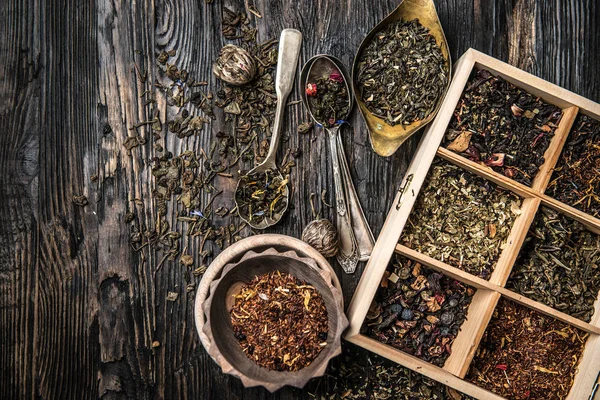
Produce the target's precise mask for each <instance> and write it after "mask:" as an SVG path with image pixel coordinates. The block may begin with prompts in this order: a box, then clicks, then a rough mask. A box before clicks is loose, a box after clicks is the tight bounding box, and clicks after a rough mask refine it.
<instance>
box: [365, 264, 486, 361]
mask: <svg viewBox="0 0 600 400" xmlns="http://www.w3.org/2000/svg"><path fill="white" fill-rule="evenodd" d="M474 294H475V289H473V288H471V287H469V286H467V285H465V284H464V283H462V282H459V281H457V280H455V279H452V278H449V277H447V276H445V275H442V274H441V273H439V272H436V271H433V270H430V269H428V268H425V267H423V266H422V265H421V264H419V263H418V262H416V261H413V260H410V259H408V258H406V257H401V256H398V255H397V256H396V258H395V260H394V261H393V262H392V263H391V264H390V266H389V267H388V270H387V271H386V274H385V275H384V278H383V280H382V282H381V288H380V289H379V291H378V293H377V296H376V297H375V300H374V302H373V303H372V304H371V307H370V309H369V313H368V314H367V318H366V320H365V325H364V326H363V331H364V332H363V333H364V334H366V335H368V336H371V337H373V338H375V339H377V340H379V341H380V342H382V343H386V344H389V345H391V346H393V347H395V348H397V349H400V350H402V351H404V352H406V353H408V354H411V355H414V356H416V357H419V358H421V359H423V360H425V361H427V362H430V363H432V364H434V365H437V366H439V367H441V366H443V365H444V363H445V362H446V359H447V358H448V357H449V356H450V354H451V353H452V350H451V347H452V342H453V341H454V339H455V338H456V335H457V334H458V332H459V330H460V326H461V325H462V323H463V322H464V321H465V320H466V314H467V309H468V308H469V304H471V299H472V298H473V295H474Z"/></svg>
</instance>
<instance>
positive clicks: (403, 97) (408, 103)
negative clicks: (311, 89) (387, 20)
mask: <svg viewBox="0 0 600 400" xmlns="http://www.w3.org/2000/svg"><path fill="white" fill-rule="evenodd" d="M357 67H358V69H357V76H356V78H355V79H356V83H357V85H358V90H359V91H360V97H361V98H362V100H363V101H364V103H365V106H366V107H367V108H368V109H369V111H371V112H372V113H373V114H374V115H376V116H378V117H379V118H382V119H383V120H384V121H385V122H386V123H387V124H389V125H392V126H393V125H396V124H404V125H408V124H412V123H413V122H417V121H420V120H423V119H425V118H427V117H428V116H429V115H430V114H431V113H432V112H433V111H434V110H435V108H436V107H437V105H438V102H439V101H440V99H441V97H442V96H443V94H444V92H445V91H446V87H447V86H448V80H449V76H448V75H449V66H448V63H447V62H446V60H445V59H444V56H443V54H442V50H441V49H440V46H439V45H438V44H437V43H436V41H435V38H434V37H433V36H432V35H431V33H430V32H429V29H427V28H426V27H424V26H423V25H421V23H420V22H419V20H418V19H414V20H412V21H398V22H395V23H392V24H390V25H389V26H387V27H386V28H385V29H383V30H382V31H380V32H378V33H376V34H375V36H373V38H372V39H371V42H370V43H369V44H368V45H367V47H365V49H364V50H363V52H362V53H361V54H360V55H359V61H358V66H357Z"/></svg>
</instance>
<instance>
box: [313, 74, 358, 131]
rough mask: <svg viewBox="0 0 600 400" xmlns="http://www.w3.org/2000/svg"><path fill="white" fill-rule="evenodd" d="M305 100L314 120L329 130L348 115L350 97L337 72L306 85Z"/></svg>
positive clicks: (344, 83)
mask: <svg viewBox="0 0 600 400" xmlns="http://www.w3.org/2000/svg"><path fill="white" fill-rule="evenodd" d="M305 90H306V98H307V99H308V104H309V108H310V110H311V111H312V113H313V115H314V117H315V119H316V120H317V121H318V122H319V123H321V124H323V125H324V126H325V127H327V128H330V127H332V126H334V125H336V124H338V123H340V122H339V121H341V120H342V119H343V118H346V116H347V115H348V113H349V111H350V110H349V108H350V96H349V94H348V89H347V87H346V82H345V81H344V77H343V76H342V74H341V73H340V72H339V71H336V72H333V73H331V74H330V75H329V76H325V77H320V78H318V79H316V80H315V81H314V82H309V83H307V84H306V88H305Z"/></svg>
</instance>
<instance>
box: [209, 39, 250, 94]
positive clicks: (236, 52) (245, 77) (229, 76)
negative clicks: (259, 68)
mask: <svg viewBox="0 0 600 400" xmlns="http://www.w3.org/2000/svg"><path fill="white" fill-rule="evenodd" d="M213 73H214V74H215V76H216V77H217V78H219V79H221V80H223V81H225V82H227V83H230V84H232V85H235V86H242V85H245V84H247V83H249V82H250V81H252V79H254V77H255V76H256V61H255V60H254V58H253V57H252V56H251V55H250V53H248V52H247V51H246V50H244V49H242V48H241V47H237V46H234V45H232V44H228V45H225V46H224V47H223V48H222V49H221V53H220V54H219V58H217V61H216V62H215V63H214V65H213Z"/></svg>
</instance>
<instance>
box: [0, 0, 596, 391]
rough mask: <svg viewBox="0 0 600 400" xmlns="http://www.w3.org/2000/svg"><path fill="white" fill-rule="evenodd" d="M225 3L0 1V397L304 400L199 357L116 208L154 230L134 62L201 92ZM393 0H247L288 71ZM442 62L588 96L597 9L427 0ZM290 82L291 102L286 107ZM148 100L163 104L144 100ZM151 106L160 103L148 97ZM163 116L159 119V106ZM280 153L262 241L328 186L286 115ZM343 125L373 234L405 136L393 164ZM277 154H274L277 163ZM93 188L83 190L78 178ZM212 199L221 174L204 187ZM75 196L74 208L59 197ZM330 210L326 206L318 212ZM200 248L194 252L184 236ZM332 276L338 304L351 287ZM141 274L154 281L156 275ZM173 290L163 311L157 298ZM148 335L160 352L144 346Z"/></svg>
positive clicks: (190, 296)
mask: <svg viewBox="0 0 600 400" xmlns="http://www.w3.org/2000/svg"><path fill="white" fill-rule="evenodd" d="M224 5H226V6H228V7H230V8H232V9H235V10H240V11H241V10H243V9H244V8H245V5H244V2H243V1H241V0H239V1H236V0H223V1H219V0H215V1H214V4H206V3H205V2H204V1H202V0H171V1H159V0H156V1H154V0H138V1H130V0H91V1H90V0H79V1H76V0H61V1H58V0H57V1H40V0H5V1H2V2H0V16H1V17H0V18H1V22H2V24H1V25H0V127H1V129H2V130H1V132H0V399H19V398H27V399H31V398H43V399H88V398H100V397H101V398H106V399H125V398H141V399H150V398H153V399H154V398H157V399H178V398H183V399H267V398H269V399H271V398H272V399H305V398H310V396H309V393H315V392H317V393H323V392H324V390H325V389H326V388H327V386H328V385H330V384H331V382H330V380H329V379H327V378H323V379H320V380H315V381H311V382H310V383H309V384H308V386H307V387H306V388H305V389H304V390H298V389H290V388H286V389H283V390H281V391H279V392H277V393H275V394H269V393H268V392H267V391H265V390H264V389H262V388H253V389H243V387H242V385H241V383H240V382H239V381H238V380H236V379H235V378H231V377H229V376H226V375H223V374H222V373H221V372H220V371H219V369H218V367H217V366H216V365H215V364H214V363H213V362H212V360H211V359H210V358H209V357H208V356H207V354H206V352H205V351H204V349H203V348H202V346H201V344H200V341H199V339H198V337H197V333H196V332H195V327H194V320H193V304H194V301H193V300H194V292H193V291H192V292H189V293H188V292H186V291H185V285H186V275H185V274H186V271H185V270H184V268H182V267H180V266H179V265H178V264H177V263H175V262H172V263H170V264H166V266H165V267H164V268H162V269H161V270H160V271H158V272H156V271H155V270H156V266H157V264H158V261H159V260H160V257H161V256H162V255H161V254H160V253H158V254H155V253H153V252H140V253H135V252H133V251H132V250H131V248H130V247H129V244H128V237H129V232H128V227H127V226H126V225H125V224H124V223H123V219H124V214H125V213H126V212H128V211H132V210H133V209H134V208H135V209H136V211H137V213H138V215H142V216H143V221H142V222H143V223H145V224H151V223H153V221H154V218H155V215H153V209H152V207H145V208H143V207H141V206H139V205H136V204H135V203H134V202H132V201H131V200H133V199H134V198H138V199H142V200H146V201H148V199H149V195H150V192H151V190H152V179H151V178H152V177H151V174H150V169H149V167H148V160H149V159H150V158H151V157H152V156H153V150H152V147H151V145H148V146H142V147H140V148H138V149H137V150H139V151H138V152H136V153H135V154H134V156H133V157H129V156H128V155H127V154H126V151H125V149H124V147H123V141H124V140H125V139H126V137H127V133H128V128H127V127H128V126H131V125H132V124H133V123H134V122H136V121H140V120H143V119H146V118H148V115H146V113H147V111H146V109H145V108H144V107H143V105H142V100H141V99H140V95H141V94H142V92H143V85H141V84H140V83H139V81H138V80H137V79H136V75H135V73H134V71H135V68H134V63H135V64H137V65H138V66H141V67H142V68H144V69H147V71H148V79H149V81H151V82H152V81H154V80H155V78H156V74H157V71H156V69H155V68H153V67H151V66H154V65H156V55H157V54H158V52H159V51H161V50H164V49H166V50H169V49H177V56H176V57H175V63H176V65H177V66H178V67H180V68H186V69H188V70H189V71H193V72H194V74H195V75H196V76H197V77H198V78H199V79H207V80H209V85H210V87H212V88H216V87H217V86H216V82H215V78H214V77H213V76H212V74H211V72H210V71H211V65H212V62H213V61H214V60H215V58H216V56H217V54H218V52H219V50H220V48H221V47H222V46H223V45H224V44H225V43H226V41H225V40H224V39H223V38H222V37H221V34H220V29H221V15H222V8H223V6H224ZM396 5H397V0H380V1H369V0H346V1H344V2H341V1H335V0H330V1H324V0H317V1H308V0H303V1H297V0H270V1H265V0H256V1H255V6H256V8H257V9H258V10H259V11H260V13H261V14H262V16H263V18H262V19H260V18H256V17H254V16H251V18H252V20H253V21H252V22H253V23H255V24H256V26H257V28H258V37H259V40H260V41H263V40H267V39H270V38H274V37H278V36H279V33H280V31H281V29H283V28H287V27H291V28H297V29H299V30H301V31H302V32H303V34H304V43H303V48H302V54H301V60H300V63H301V64H302V63H303V62H304V61H305V60H307V59H308V58H310V57H311V56H313V55H315V54H318V53H328V54H332V55H334V56H336V57H339V58H340V59H341V60H342V61H343V62H344V63H345V64H346V65H351V62H352V59H353V57H354V52H355V50H356V49H357V48H358V45H359V44H360V41H361V40H362V38H363V37H364V36H365V35H366V34H367V32H368V31H369V30H370V28H371V27H373V26H374V25H375V24H376V23H377V22H378V21H379V20H380V19H382V18H383V17H384V16H385V15H387V13H389V12H390V11H392V10H393V8H394V7H395V6H396ZM436 6H437V8H438V13H439V15H440V19H441V21H442V25H443V28H444V30H445V33H446V37H447V39H448V41H449V46H450V50H451V54H452V58H453V59H454V60H456V59H457V58H458V57H459V56H460V55H461V54H462V53H463V52H464V51H465V50H466V49H468V48H469V47H473V48H475V49H478V50H481V51H483V52H485V53H487V54H489V55H492V56H494V57H497V58H499V59H501V60H504V61H507V62H509V63H510V64H513V65H516V66H518V67H520V68H523V69H525V70H526V71H528V72H532V73H533V74H535V75H537V76H539V77H541V78H543V79H546V80H548V81H550V82H552V83H556V84H558V85H560V86H562V87H565V88H566V89H569V90H572V91H574V92H576V93H578V94H580V95H583V96H584V97H588V98H590V99H591V100H594V101H596V102H598V101H600V5H598V4H597V2H596V1H595V0H537V1H534V0H512V1H510V0H507V1H488V0H471V1H467V0H437V1H436ZM299 98H300V97H299V90H298V88H295V91H294V92H293V94H292V95H291V96H290V100H296V99H299ZM159 103H160V102H159ZM162 104H164V102H163V103H162ZM161 107H162V108H161V114H162V115H164V113H168V112H169V110H167V109H166V107H164V106H161ZM288 110H289V112H288V116H287V118H286V128H285V132H287V134H286V135H285V139H284V143H285V144H284V145H282V146H281V147H282V148H281V155H283V151H284V147H299V148H300V149H301V150H302V151H303V156H302V157H301V158H299V159H298V166H297V167H296V168H294V169H293V170H292V176H291V179H292V183H293V184H294V190H293V193H292V197H291V202H292V203H293V204H294V205H295V207H294V208H293V209H291V210H290V211H289V212H288V214H287V215H286V217H285V218H284V219H283V220H282V222H281V223H280V224H279V225H277V226H275V227H273V228H271V229H269V230H268V232H272V233H284V234H288V235H291V236H295V237H299V236H300V233H301V231H302V228H303V227H304V226H305V225H306V224H307V223H308V222H309V221H310V220H311V219H312V215H311V211H310V207H309V206H308V202H307V199H308V197H309V195H310V193H311V192H316V193H320V192H321V190H322V189H328V193H330V194H331V189H330V188H331V187H332V176H331V172H330V169H329V160H328V157H329V155H328V149H327V147H326V143H325V140H324V139H325V138H324V137H323V135H321V134H320V133H319V132H313V133H311V134H310V135H309V136H301V137H299V136H298V135H296V134H295V131H296V126H297V124H298V123H299V122H303V121H306V115H305V112H304V110H303V109H302V106H301V105H296V106H292V107H289V108H288ZM351 122H352V126H353V127H354V129H353V130H351V129H347V130H345V131H344V132H345V133H344V135H345V137H344V140H345V146H346V153H347V154H348V157H349V160H348V161H349V164H350V166H351V171H352V176H353V179H354V183H355V185H356V188H357V191H358V195H359V197H360V199H361V202H362V205H363V208H364V210H365V213H366V216H367V219H368V220H369V222H370V224H371V227H372V229H373V231H374V233H375V235H377V233H378V232H379V230H380V229H381V226H382V224H383V221H384V218H385V215H386V213H387V211H388V208H389V207H390V204H391V201H392V199H393V197H394V194H395V192H396V190H397V189H398V185H399V182H400V179H401V178H402V176H403V173H404V171H405V169H406V166H407V163H408V161H409V160H410V157H411V156H412V153H413V151H414V148H415V146H416V143H417V141H418V139H419V135H417V136H416V137H413V138H411V139H410V140H409V141H408V142H407V143H406V144H404V145H403V146H402V147H401V148H400V150H399V151H398V152H397V153H396V154H395V155H394V156H393V157H391V158H388V159H384V158H381V157H378V156H376V155H375V154H374V153H373V152H372V150H371V148H370V144H369V139H368V135H367V134H366V131H365V125H364V122H363V121H362V120H361V119H360V117H359V115H358V112H357V111H356V110H355V111H354V114H353V117H352V120H351ZM224 129H226V125H225V123H224V119H223V116H222V114H221V113H217V119H216V120H215V121H213V122H212V123H211V126H210V127H209V128H208V129H207V128H205V129H204V130H203V131H202V134H201V135H200V136H197V137H192V138H188V139H185V140H180V139H177V138H176V137H174V136H173V135H171V136H169V137H168V140H167V148H169V150H171V151H173V152H176V153H177V152H180V151H181V150H185V149H197V148H199V147H208V144H209V143H210V140H211V138H212V137H213V135H214V132H217V131H218V130H224ZM279 159H280V160H281V158H279ZM94 174H97V175H98V177H99V179H98V181H97V182H92V181H91V179H90V177H91V176H92V175H94ZM217 183H218V184H219V186H220V187H221V188H223V189H224V190H225V192H224V194H223V195H222V196H221V197H220V199H219V202H220V203H222V204H223V205H226V204H229V203H231V192H232V190H233V188H232V187H233V185H235V182H234V181H232V180H227V179H223V180H219V181H218V182H217ZM74 194H75V195H80V194H83V195H86V196H87V198H88V199H89V203H90V204H89V205H88V206H86V207H79V206H76V205H74V204H73V202H72V197H73V195H74ZM328 213H329V211H328V210H325V214H326V216H327V214H328ZM190 246H191V248H192V249H195V250H196V252H197V247H194V246H197V244H195V243H190ZM363 266H364V265H361V266H359V268H358V269H357V272H356V273H355V274H354V275H352V276H348V275H344V274H342V273H341V272H340V268H339V267H338V266H335V268H336V269H337V271H338V273H339V276H340V279H341V281H342V285H343V288H344V295H345V298H346V301H349V299H350V296H351V294H352V293H353V291H354V288H355V286H356V284H357V282H358V279H359V277H360V274H361V271H362V267H363ZM155 272H156V273H155ZM169 291H175V292H178V293H179V297H178V300H177V301H175V302H167V301H165V298H166V296H167V292H169ZM153 342H159V343H160V345H158V346H156V347H153V345H152V344H153Z"/></svg>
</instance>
